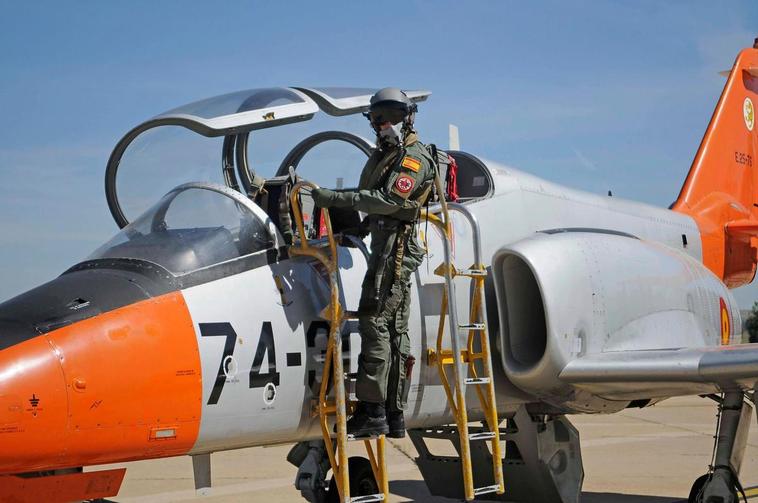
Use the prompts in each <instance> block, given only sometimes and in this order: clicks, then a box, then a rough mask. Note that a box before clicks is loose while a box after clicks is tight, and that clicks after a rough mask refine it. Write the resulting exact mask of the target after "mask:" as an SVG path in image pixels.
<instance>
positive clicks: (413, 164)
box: [400, 155, 421, 173]
mask: <svg viewBox="0 0 758 503" xmlns="http://www.w3.org/2000/svg"><path fill="white" fill-rule="evenodd" d="M400 165H401V166H402V167H404V168H408V169H410V170H411V171H413V172H414V173H418V170H419V169H421V161H419V160H418V159H414V158H413V157H408V156H407V155H406V156H405V157H403V162H402V163H401V164H400Z"/></svg>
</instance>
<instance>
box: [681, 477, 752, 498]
mask: <svg viewBox="0 0 758 503" xmlns="http://www.w3.org/2000/svg"><path fill="white" fill-rule="evenodd" d="M710 477H711V475H710V474H709V473H706V474H705V475H701V476H700V477H698V478H697V480H695V482H694V483H693V484H692V489H690V496H689V497H688V498H687V503H703V499H702V497H701V498H700V499H698V496H701V495H700V493H701V492H702V491H703V489H704V488H705V483H706V482H708V479H710ZM732 496H733V497H734V501H740V498H739V493H738V492H737V488H736V487H733V488H732Z"/></svg>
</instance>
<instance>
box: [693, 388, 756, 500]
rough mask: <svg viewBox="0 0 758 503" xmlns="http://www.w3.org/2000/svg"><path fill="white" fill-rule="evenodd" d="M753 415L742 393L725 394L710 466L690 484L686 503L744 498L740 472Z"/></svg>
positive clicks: (721, 404) (731, 392)
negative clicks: (740, 496)
mask: <svg viewBox="0 0 758 503" xmlns="http://www.w3.org/2000/svg"><path fill="white" fill-rule="evenodd" d="M752 412H753V409H752V406H751V405H750V404H749V403H746V402H745V397H744V395H743V393H742V391H741V390H736V391H727V392H726V393H724V397H723V398H722V399H721V400H720V402H719V419H718V430H717V434H716V445H715V455H714V462H713V466H711V467H710V470H709V472H708V473H706V474H705V475H703V476H701V477H700V478H698V479H697V480H696V481H695V483H694V484H693V485H692V489H691V490H690V496H689V499H688V502H689V503H738V502H739V496H738V491H739V493H742V495H743V497H744V492H743V491H742V486H741V485H740V481H739V473H740V467H741V465H742V457H743V454H744V452H745V445H746V443H747V432H748V428H749V426H750V419H751V416H752Z"/></svg>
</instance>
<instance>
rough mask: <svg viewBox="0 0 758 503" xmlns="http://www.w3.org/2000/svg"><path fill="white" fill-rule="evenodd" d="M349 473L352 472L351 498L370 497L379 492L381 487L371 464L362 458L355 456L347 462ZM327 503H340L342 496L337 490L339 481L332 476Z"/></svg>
mask: <svg viewBox="0 0 758 503" xmlns="http://www.w3.org/2000/svg"><path fill="white" fill-rule="evenodd" d="M347 467H348V471H349V472H350V496H351V497H354V496H368V495H370V494H377V493H378V492H379V485H378V484H377V483H376V479H375V478H374V470H372V469H371V462H370V461H369V460H368V459H366V458H362V457H360V456H353V457H351V458H348V460H347ZM326 494H327V495H326V501H327V503H339V500H340V495H339V491H338V490H337V481H336V480H335V479H334V475H332V478H331V480H330V481H329V492H327V493H326Z"/></svg>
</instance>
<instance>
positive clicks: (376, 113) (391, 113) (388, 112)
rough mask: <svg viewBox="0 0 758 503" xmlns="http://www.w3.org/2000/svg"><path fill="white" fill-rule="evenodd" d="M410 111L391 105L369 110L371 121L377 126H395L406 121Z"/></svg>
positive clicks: (378, 106)
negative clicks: (388, 124)
mask: <svg viewBox="0 0 758 503" xmlns="http://www.w3.org/2000/svg"><path fill="white" fill-rule="evenodd" d="M406 115H408V111H407V110H405V109H404V108H401V107H398V106H391V105H389V106H388V105H377V106H374V107H371V109H370V110H369V120H370V121H371V124H374V125H376V126H378V125H380V124H384V123H385V122H389V123H390V124H392V125H393V126H394V125H395V124H398V123H400V122H402V121H403V119H405V116H406Z"/></svg>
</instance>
